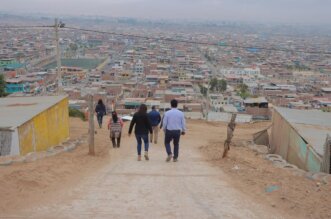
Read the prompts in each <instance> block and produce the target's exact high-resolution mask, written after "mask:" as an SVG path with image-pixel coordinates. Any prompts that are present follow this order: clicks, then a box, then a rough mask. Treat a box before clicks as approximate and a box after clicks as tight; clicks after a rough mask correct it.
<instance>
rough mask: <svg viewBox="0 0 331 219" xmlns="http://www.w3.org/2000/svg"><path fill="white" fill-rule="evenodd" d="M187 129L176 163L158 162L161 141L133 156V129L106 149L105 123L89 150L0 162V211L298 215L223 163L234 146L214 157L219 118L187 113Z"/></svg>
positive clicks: (75, 128) (82, 126)
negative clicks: (146, 156)
mask: <svg viewBox="0 0 331 219" xmlns="http://www.w3.org/2000/svg"><path fill="white" fill-rule="evenodd" d="M263 125H265V124H262V125H261V124H259V125H254V126H247V127H243V130H242V131H240V133H241V135H240V138H235V141H236V142H237V143H239V142H241V141H242V140H243V139H249V138H250V137H251V132H252V131H254V129H256V130H258V129H260V128H261V127H263ZM86 126H87V123H83V122H81V121H80V120H75V119H74V120H71V129H72V132H71V136H72V138H77V137H80V136H81V135H82V134H86V132H87V129H86ZM125 128H126V129H127V128H128V124H126V125H125ZM188 129H189V130H188V134H187V135H186V136H185V137H184V138H182V139H181V148H180V158H179V162H178V163H173V162H171V163H165V161H164V159H165V155H166V154H165V151H164V147H163V144H162V143H161V142H162V141H159V142H160V143H159V144H157V145H152V146H151V149H150V156H151V160H150V161H141V162H138V161H136V148H135V139H134V137H133V136H132V137H131V138H128V136H127V135H126V134H124V136H123V139H122V146H121V148H120V149H113V148H110V141H109V139H108V132H107V130H106V129H102V130H99V129H98V133H97V135H96V151H97V156H95V157H90V156H88V155H87V145H81V146H80V147H79V148H77V149H76V150H75V151H73V152H69V153H63V154H59V155H57V156H54V157H51V158H46V159H43V160H38V161H37V162H33V163H27V164H16V165H12V166H7V167H1V168H0V183H1V187H0V197H1V199H0V212H1V213H0V218H8V217H18V218H302V217H297V216H296V215H295V214H294V213H293V212H292V211H291V209H288V208H286V207H284V206H282V205H278V204H277V202H275V203H276V204H274V202H272V200H275V199H277V198H278V197H277V196H276V197H265V196H263V195H262V196H260V195H253V194H252V193H251V192H256V193H258V192H257V191H258V189H257V187H254V185H250V184H249V183H248V184H247V183H246V184H245V183H244V184H243V182H242V180H246V178H240V177H234V174H236V175H238V174H237V172H238V171H237V172H235V173H232V172H231V170H230V169H229V168H230V167H231V165H232V163H231V162H232V160H233V159H237V160H239V158H236V157H235V156H237V155H238V154H237V152H236V151H235V150H233V149H234V148H233V149H231V151H230V158H229V159H228V160H227V161H226V162H224V161H222V162H220V161H219V160H218V153H219V148H220V147H219V145H218V143H217V144H215V142H219V141H220V139H223V138H225V135H224V133H225V125H222V124H213V123H210V124H206V123H205V122H200V121H189V122H188ZM125 132H126V131H125ZM160 137H161V139H162V136H160ZM201 150H203V151H204V152H205V153H201ZM240 153H241V152H240ZM245 153H246V152H245ZM247 153H249V152H247ZM224 163H225V164H227V165H223V164H224ZM222 165H223V166H222ZM219 167H222V168H219ZM240 168H242V167H241V165H240ZM239 175H240V174H239ZM246 177H248V175H246ZM253 177H255V176H254V175H253V176H252V179H251V180H252V181H254V180H253ZM248 179H250V178H249V177H248ZM260 189H261V190H262V191H260V193H263V191H264V187H263V188H260ZM273 194H274V193H273ZM273 194H272V195H273ZM272 195H271V196H272ZM274 198H275V199H274ZM291 215H292V216H291ZM307 218H308V217H307Z"/></svg>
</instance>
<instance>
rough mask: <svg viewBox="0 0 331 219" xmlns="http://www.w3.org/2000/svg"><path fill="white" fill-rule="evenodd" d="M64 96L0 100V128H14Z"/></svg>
mask: <svg viewBox="0 0 331 219" xmlns="http://www.w3.org/2000/svg"><path fill="white" fill-rule="evenodd" d="M64 98H66V96H44V97H7V98H1V99H0V128H16V127H18V126H20V125H22V124H24V123H25V122H27V121H29V120H30V119H32V118H33V117H35V116H36V115H38V114H39V113H41V112H43V111H44V110H46V109H48V108H50V107H51V106H53V105H54V104H56V103H58V102H60V101H61V100H63V99H64Z"/></svg>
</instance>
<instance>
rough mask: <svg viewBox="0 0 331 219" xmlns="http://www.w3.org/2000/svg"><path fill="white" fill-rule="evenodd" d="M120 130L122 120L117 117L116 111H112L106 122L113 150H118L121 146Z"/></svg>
mask: <svg viewBox="0 0 331 219" xmlns="http://www.w3.org/2000/svg"><path fill="white" fill-rule="evenodd" d="M122 128H123V121H122V119H121V118H119V117H118V116H117V113H116V111H113V112H112V113H111V118H110V119H109V122H108V130H110V139H111V142H112V144H113V148H116V147H118V148H119V147H120V146H121V136H122ZM116 140H117V142H116Z"/></svg>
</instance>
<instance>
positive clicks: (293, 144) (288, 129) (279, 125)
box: [270, 110, 322, 172]
mask: <svg viewBox="0 0 331 219" xmlns="http://www.w3.org/2000/svg"><path fill="white" fill-rule="evenodd" d="M272 123H273V125H272V131H271V136H270V148H271V151H272V153H275V154H279V155H281V156H282V157H283V158H284V159H285V160H286V161H288V162H289V163H291V164H294V165H296V166H298V167H299V168H301V169H304V170H307V171H312V172H320V171H321V162H322V160H321V158H320V157H319V156H318V155H317V154H316V153H315V151H314V150H313V149H312V147H311V146H309V144H307V142H305V140H304V139H303V138H302V137H301V136H300V135H299V134H298V133H297V131H296V130H295V129H293V127H292V126H291V125H290V123H289V122H287V121H286V120H285V119H284V118H283V117H282V116H281V115H280V114H279V113H278V112H277V111H276V110H275V111H274V113H273V116H272Z"/></svg>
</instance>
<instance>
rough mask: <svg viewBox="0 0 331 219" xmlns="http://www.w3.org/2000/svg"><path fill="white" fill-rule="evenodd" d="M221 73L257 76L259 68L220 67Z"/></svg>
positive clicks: (259, 73) (259, 71) (259, 72)
mask: <svg viewBox="0 0 331 219" xmlns="http://www.w3.org/2000/svg"><path fill="white" fill-rule="evenodd" d="M220 73H221V74H222V75H235V76H240V77H243V76H247V77H258V76H260V75H261V70H260V68H258V67H256V68H222V69H220Z"/></svg>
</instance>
